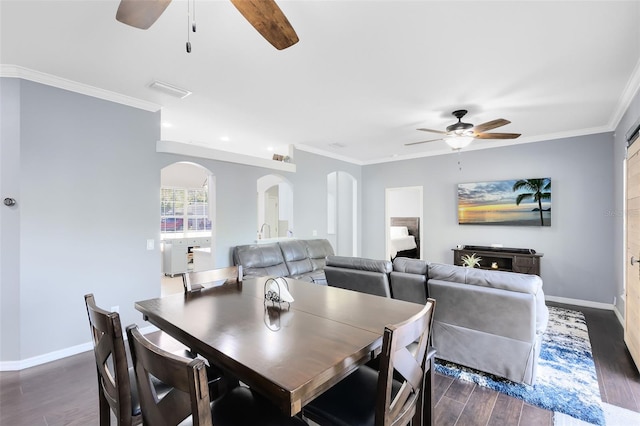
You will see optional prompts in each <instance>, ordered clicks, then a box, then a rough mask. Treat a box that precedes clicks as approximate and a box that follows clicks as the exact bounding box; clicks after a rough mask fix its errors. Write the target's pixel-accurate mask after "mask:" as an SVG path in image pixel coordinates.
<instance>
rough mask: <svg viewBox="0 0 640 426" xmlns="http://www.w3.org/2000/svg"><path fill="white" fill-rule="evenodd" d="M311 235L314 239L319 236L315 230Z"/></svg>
mask: <svg viewBox="0 0 640 426" xmlns="http://www.w3.org/2000/svg"><path fill="white" fill-rule="evenodd" d="M311 235H313V236H314V237H317V236H318V231H316V230H315V229H314V230H313V231H312V232H311Z"/></svg>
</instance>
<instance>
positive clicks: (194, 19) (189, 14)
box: [187, 0, 196, 53]
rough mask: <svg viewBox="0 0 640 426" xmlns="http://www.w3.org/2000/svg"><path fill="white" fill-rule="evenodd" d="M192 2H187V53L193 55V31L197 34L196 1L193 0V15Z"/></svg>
mask: <svg viewBox="0 0 640 426" xmlns="http://www.w3.org/2000/svg"><path fill="white" fill-rule="evenodd" d="M191 1H192V0H187V53H191V39H190V35H191V31H193V32H194V33H195V32H196V0H193V15H192V14H191ZM192 17H193V21H192V20H191V18H192ZM189 27H191V28H189Z"/></svg>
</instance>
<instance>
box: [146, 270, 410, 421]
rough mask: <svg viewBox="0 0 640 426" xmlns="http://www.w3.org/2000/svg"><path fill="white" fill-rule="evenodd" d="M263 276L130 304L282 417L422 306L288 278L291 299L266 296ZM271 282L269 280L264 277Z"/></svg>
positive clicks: (350, 369)
mask: <svg viewBox="0 0 640 426" xmlns="http://www.w3.org/2000/svg"><path fill="white" fill-rule="evenodd" d="M267 280H268V278H267V277H264V278H255V279H245V280H244V281H242V282H240V283H238V284H231V285H229V284H227V285H223V286H218V287H212V288H208V289H203V290H201V291H199V292H195V293H187V294H175V295H170V296H165V297H161V298H157V299H150V300H144V301H140V302H136V304H135V307H136V309H137V310H138V311H140V312H142V314H143V317H144V319H145V320H148V321H149V322H150V323H151V324H153V325H155V326H156V327H158V328H159V329H161V330H163V331H164V332H166V333H168V334H169V335H171V336H172V337H174V338H175V339H177V340H178V341H180V342H182V343H183V344H184V345H187V346H188V347H190V348H191V349H192V350H194V351H195V352H197V353H198V354H200V355H201V356H203V357H205V358H206V359H207V360H209V362H211V363H213V364H215V365H218V366H220V367H222V368H224V369H226V370H228V371H229V372H230V373H231V374H233V375H235V376H236V377H237V378H238V379H240V381H242V382H243V383H245V384H247V385H248V386H250V387H251V388H253V389H255V390H256V391H258V392H260V393H261V394H262V395H264V396H265V397H267V398H268V399H270V400H271V401H272V402H273V403H274V404H276V405H277V406H279V407H280V409H281V410H282V411H283V412H285V413H287V414H288V415H291V416H293V415H295V414H297V413H299V412H300V411H301V409H302V407H303V406H304V405H305V404H307V403H308V402H310V401H311V400H313V399H314V398H315V397H316V396H318V395H320V394H321V393H322V392H324V391H325V390H327V389H329V388H330V387H331V386H333V385H334V384H336V383H337V382H339V381H340V380H341V379H343V378H344V377H346V376H347V375H348V374H349V373H351V372H353V371H354V370H355V369H356V368H357V367H358V366H359V365H361V364H363V363H365V362H367V361H368V360H370V359H372V357H374V356H375V355H376V352H377V351H379V350H380V347H381V346H382V333H383V330H384V326H385V325H388V324H396V323H399V322H401V321H404V320H406V319H408V318H409V317H411V316H412V315H414V314H415V313H417V312H419V311H420V309H421V308H422V305H419V304H416V303H411V302H405V301H401V300H395V299H390V298H385V297H380V296H374V295H369V294H364V293H358V292H354V291H350V290H343V289H340V288H334V287H328V286H322V285H318V284H313V283H307V282H303V281H298V280H293V279H288V278H287V283H288V286H289V292H290V293H291V295H292V296H293V298H294V301H293V302H292V303H291V304H290V305H288V304H287V303H280V304H278V303H273V302H271V301H265V298H264V294H265V282H266V281H267ZM269 283H271V281H270V282H269Z"/></svg>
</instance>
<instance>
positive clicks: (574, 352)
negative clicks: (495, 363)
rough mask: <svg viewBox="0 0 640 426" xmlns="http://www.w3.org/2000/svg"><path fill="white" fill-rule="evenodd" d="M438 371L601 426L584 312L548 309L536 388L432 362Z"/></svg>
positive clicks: (596, 379) (599, 402) (450, 364)
mask: <svg viewBox="0 0 640 426" xmlns="http://www.w3.org/2000/svg"><path fill="white" fill-rule="evenodd" d="M436 371H437V372H439V373H441V374H444V375H447V376H452V377H455V378H459V379H461V380H466V381H469V382H473V383H476V384H478V385H480V386H484V387H487V388H490V389H493V390H496V391H498V392H502V393H505V394H507V395H510V396H513V397H515V398H519V399H522V400H523V401H525V402H527V403H529V404H531V405H535V406H537V407H541V408H544V409H546V410H551V411H554V412H560V413H564V414H567V415H569V416H571V417H575V418H577V419H580V420H583V421H585V422H588V423H591V424H595V425H604V424H605V420H604V414H603V411H602V398H601V397H600V389H599V387H598V378H597V376H596V369H595V365H594V363H593V356H592V355H591V343H590V342H589V333H588V331H587V324H586V322H585V319H584V315H582V312H576V311H571V310H567V309H562V308H556V307H551V306H550V307H549V326H548V327H547V331H546V333H545V335H544V337H543V339H542V346H541V350H540V359H539V360H538V378H537V381H536V384H535V385H534V386H528V385H523V384H521V383H514V382H512V381H509V380H507V379H503V378H500V377H496V376H493V375H491V374H488V373H483V372H479V371H477V370H472V369H470V368H466V367H462V366H459V365H457V364H453V363H450V362H446V361H442V360H436Z"/></svg>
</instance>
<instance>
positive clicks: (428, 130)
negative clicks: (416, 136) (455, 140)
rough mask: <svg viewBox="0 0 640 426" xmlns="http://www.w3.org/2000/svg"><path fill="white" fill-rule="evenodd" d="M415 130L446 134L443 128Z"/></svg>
mask: <svg viewBox="0 0 640 426" xmlns="http://www.w3.org/2000/svg"><path fill="white" fill-rule="evenodd" d="M417 130H422V131H423V132H431V133H440V134H441V135H446V134H447V132H445V131H443V130H433V129H417Z"/></svg>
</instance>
